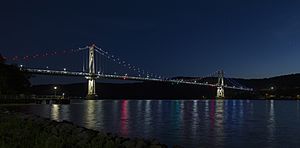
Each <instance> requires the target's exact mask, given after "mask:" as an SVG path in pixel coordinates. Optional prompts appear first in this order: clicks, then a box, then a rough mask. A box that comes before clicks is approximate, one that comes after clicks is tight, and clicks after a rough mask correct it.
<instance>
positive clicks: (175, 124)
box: [10, 100, 300, 148]
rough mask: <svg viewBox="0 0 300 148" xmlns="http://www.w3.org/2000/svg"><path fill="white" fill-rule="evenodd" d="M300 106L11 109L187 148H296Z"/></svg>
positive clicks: (135, 103) (145, 104) (148, 103)
mask: <svg viewBox="0 0 300 148" xmlns="http://www.w3.org/2000/svg"><path fill="white" fill-rule="evenodd" d="M299 103H300V102H299V101H273V100H270V101H263V100H261V101H260V100H87V101H83V100H77V101H72V104H70V105H24V106H10V108H11V109H15V110H20V111H24V112H30V113H34V114H38V115H41V116H44V117H48V118H51V119H53V120H57V121H62V120H68V121H72V122H74V123H75V124H78V125H80V126H85V127H87V128H90V129H95V130H101V131H105V132H112V133H118V134H119V135H121V136H124V137H144V138H156V139H158V140H159V141H161V142H162V143H166V144H168V145H174V144H178V145H183V146H185V147H195V148H196V147H257V146H258V147H300V141H299V139H300V136H299V134H298V133H299V132H300V126H299V125H300V119H299V114H300V113H299Z"/></svg>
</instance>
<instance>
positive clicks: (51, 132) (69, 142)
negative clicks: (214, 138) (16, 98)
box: [0, 108, 177, 148]
mask: <svg viewBox="0 0 300 148" xmlns="http://www.w3.org/2000/svg"><path fill="white" fill-rule="evenodd" d="M0 147H9V148H13V147H38V148H40V147H45V148H47V147H48V148H62V147H74V148H81V147H84V148H166V147H167V146H166V145H164V144H160V143H159V142H158V141H157V140H145V139H138V138H136V139H129V138H123V137H119V136H117V135H114V134H110V133H103V132H99V131H94V130H90V129H86V128H83V127H79V126H76V125H74V124H72V123H71V122H67V121H63V122H56V121H51V120H49V119H45V118H41V117H38V116H35V115H29V114H23V113H18V112H11V111H8V110H6V109H3V108H1V109H0ZM175 147H177V146H175Z"/></svg>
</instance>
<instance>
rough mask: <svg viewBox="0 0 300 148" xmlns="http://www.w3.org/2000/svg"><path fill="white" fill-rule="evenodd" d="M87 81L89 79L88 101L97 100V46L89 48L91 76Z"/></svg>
mask: <svg viewBox="0 0 300 148" xmlns="http://www.w3.org/2000/svg"><path fill="white" fill-rule="evenodd" d="M86 79H88V94H87V96H86V99H96V97H97V94H96V73H95V45H92V46H90V47H89V76H87V77H86Z"/></svg>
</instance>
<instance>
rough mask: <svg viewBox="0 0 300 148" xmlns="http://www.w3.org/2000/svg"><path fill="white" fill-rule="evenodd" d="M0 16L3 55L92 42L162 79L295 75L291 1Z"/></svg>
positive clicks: (60, 62)
mask: <svg viewBox="0 0 300 148" xmlns="http://www.w3.org/2000/svg"><path fill="white" fill-rule="evenodd" d="M0 17H1V23H0V32H1V33H0V40H1V44H0V53H1V54H2V55H4V56H7V57H10V56H14V55H19V56H22V55H33V54H36V53H43V52H45V51H49V50H64V49H70V48H78V47H84V46H86V45H90V44H92V43H95V44H97V45H99V46H101V47H102V48H104V49H106V50H108V51H109V52H111V53H113V54H115V55H118V56H119V57H120V58H122V59H125V60H126V61H128V62H129V63H132V64H135V65H138V66H139V67H142V68H143V69H145V70H147V71H150V72H153V73H156V74H161V75H163V76H168V77H169V76H204V75H207V74H210V73H211V72H214V71H216V70H218V69H224V71H225V72H226V74H227V75H229V76H232V77H242V78H261V77H271V76H276V75H281V74H289V73H297V72H300V58H299V55H300V1H297V0H294V1H289V0H278V1H275V0H251V1H250V0H248V1H245V0H226V1H225V0H209V1H201V0H197V1H188V0H182V1H175V0H157V1H156V0H148V1H146V0H136V1H116V0H107V1H102V2H101V1H100V0H99V1H86V0H85V1H80V2H74V1H54V0H45V1H29V0H28V1H14V0H11V1H3V2H1V3H0ZM17 63H19V64H26V65H28V66H31V67H45V66H46V65H47V66H50V67H51V68H53V69H61V68H63V67H66V68H68V69H71V70H80V65H81V63H82V60H81V58H80V55H78V54H77V53H74V54H70V55H65V56H55V57H49V58H43V59H39V60H30V61H29V62H25V61H18V62H17ZM106 67H107V66H106Z"/></svg>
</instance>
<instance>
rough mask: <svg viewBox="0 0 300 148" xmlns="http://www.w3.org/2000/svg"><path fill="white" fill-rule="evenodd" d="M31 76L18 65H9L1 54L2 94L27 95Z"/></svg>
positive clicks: (0, 75) (0, 81) (0, 78)
mask: <svg viewBox="0 0 300 148" xmlns="http://www.w3.org/2000/svg"><path fill="white" fill-rule="evenodd" d="M29 78H30V75H29V74H28V73H26V72H22V71H20V69H19V68H18V67H17V66H16V65H8V64H6V63H5V59H4V58H3V57H2V55H1V54H0V94H21V93H27V91H28V88H29V87H30V85H31V84H30V81H29Z"/></svg>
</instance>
